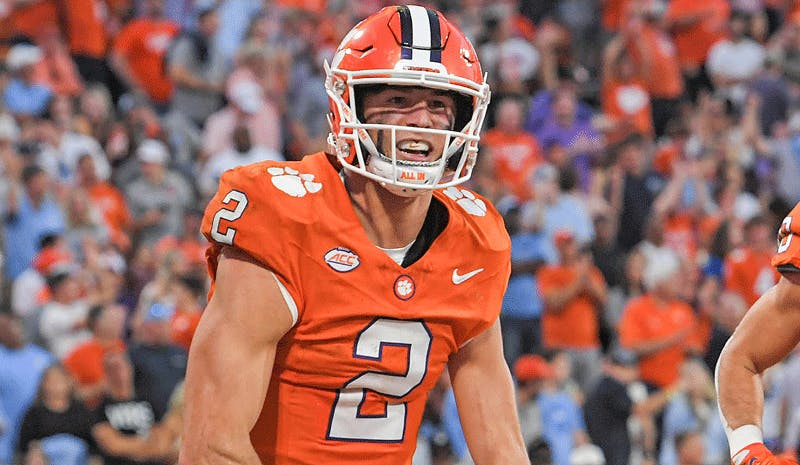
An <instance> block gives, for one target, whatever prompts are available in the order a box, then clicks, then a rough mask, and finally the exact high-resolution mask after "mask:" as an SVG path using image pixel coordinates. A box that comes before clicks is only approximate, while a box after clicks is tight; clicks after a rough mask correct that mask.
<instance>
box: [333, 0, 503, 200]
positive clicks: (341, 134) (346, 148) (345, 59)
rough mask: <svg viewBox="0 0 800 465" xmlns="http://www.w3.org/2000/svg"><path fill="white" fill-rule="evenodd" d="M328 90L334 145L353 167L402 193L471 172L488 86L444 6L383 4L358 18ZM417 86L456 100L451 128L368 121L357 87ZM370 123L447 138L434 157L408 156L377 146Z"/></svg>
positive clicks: (460, 179)
mask: <svg viewBox="0 0 800 465" xmlns="http://www.w3.org/2000/svg"><path fill="white" fill-rule="evenodd" d="M325 72H326V79H325V89H326V91H327V93H328V96H329V99H330V106H331V115H330V117H329V122H330V125H331V134H330V136H329V144H330V145H331V146H332V147H333V149H334V151H335V154H336V156H337V158H338V159H339V162H340V163H341V164H342V166H343V167H344V168H345V169H347V170H350V171H353V172H356V173H359V174H361V175H363V176H366V177H368V178H371V179H374V180H376V181H378V182H380V183H381V184H382V185H383V186H385V187H387V188H388V189H390V190H391V191H392V192H395V193H397V194H400V195H415V194H417V193H420V192H421V191H422V190H430V189H439V188H445V187H450V186H454V185H457V184H461V183H463V182H464V181H466V180H468V179H469V178H470V176H471V175H472V170H473V168H474V166H475V159H476V155H477V152H478V140H479V132H480V130H481V126H482V125H483V120H484V116H485V115H486V108H487V106H488V104H489V98H490V91H489V85H488V84H487V83H486V80H485V76H484V75H483V72H482V71H481V65H480V63H479V62H478V57H477V55H476V53H475V49H474V48H473V47H472V44H471V43H470V41H469V39H467V37H466V36H465V35H464V34H463V33H462V32H461V31H460V30H459V29H458V28H456V27H455V26H454V25H453V24H452V23H450V22H449V21H448V20H447V19H446V18H445V17H444V16H442V14H441V13H439V12H438V11H435V10H431V9H428V8H424V7H421V6H405V5H402V6H393V7H386V8H383V9H382V10H380V11H379V12H378V13H376V14H374V15H372V16H370V17H368V18H367V19H365V20H364V21H362V22H361V23H359V24H358V25H356V26H355V27H354V28H353V29H352V30H351V31H350V32H349V33H348V34H347V35H346V36H345V38H344V40H342V43H341V44H340V45H339V47H338V49H337V50H336V54H335V55H334V57H333V59H332V61H331V63H330V64H328V63H327V62H326V63H325ZM365 85H367V86H374V85H389V86H417V87H427V88H432V89H439V90H446V91H449V92H452V93H453V96H454V97H455V100H456V114H455V124H454V127H453V128H450V129H449V130H443V129H431V128H418V127H408V126H397V125H391V124H364V123H363V122H362V121H360V120H359V103H360V102H358V101H357V100H358V99H359V98H361V96H359V94H358V86H365ZM367 129H370V130H372V129H377V130H383V131H388V132H390V133H391V137H392V139H391V140H396V139H395V136H396V134H397V131H399V130H402V131H404V132H406V131H408V132H419V133H428V134H436V135H438V136H444V137H445V144H444V150H443V153H442V154H441V156H440V157H438V159H436V160H434V161H425V162H422V161H408V160H401V159H398V158H397V148H396V147H393V149H392V153H390V154H384V153H380V151H379V150H378V149H377V147H376V145H375V143H374V141H373V140H372V138H371V136H370V135H369V133H368V132H367Z"/></svg>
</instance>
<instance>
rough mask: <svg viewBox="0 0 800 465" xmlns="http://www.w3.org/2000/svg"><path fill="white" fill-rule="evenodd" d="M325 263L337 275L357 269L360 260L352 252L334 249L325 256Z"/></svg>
mask: <svg viewBox="0 0 800 465" xmlns="http://www.w3.org/2000/svg"><path fill="white" fill-rule="evenodd" d="M325 263H327V264H328V266H329V267H331V268H333V269H334V270H335V271H338V272H339V273H347V272H348V271H353V270H355V269H356V268H358V265H360V264H361V260H360V259H359V258H358V255H356V254H355V252H353V251H352V250H350V249H346V248H344V247H336V248H334V249H331V250H329V251H328V253H326V254H325Z"/></svg>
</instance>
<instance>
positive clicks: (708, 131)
mask: <svg viewBox="0 0 800 465" xmlns="http://www.w3.org/2000/svg"><path fill="white" fill-rule="evenodd" d="M386 4H388V2H386V1H384V0H367V1H358V2H349V1H345V0H330V1H325V0H316V1H315V0H0V57H2V58H3V59H2V60H0V216H1V217H2V218H3V223H2V228H3V234H2V237H0V241H2V248H1V249H0V250H2V254H0V262H2V273H1V274H0V283H2V291H1V292H2V294H0V464H10V463H15V464H17V463H18V464H26V465H34V464H37V465H39V464H53V465H73V464H74V465H83V464H89V463H91V464H102V463H105V464H106V465H115V464H125V465H130V464H142V463H145V464H166V463H174V461H175V458H176V451H177V445H178V444H179V434H180V424H181V405H182V395H181V393H182V388H181V386H182V385H181V381H182V378H183V376H184V373H185V368H186V358H187V350H188V348H189V345H190V343H191V338H192V334H193V331H194V328H195V327H196V325H197V323H198V321H199V318H200V315H201V314H202V310H203V307H204V305H205V298H206V293H207V286H208V282H207V279H206V269H205V257H204V252H205V244H206V243H205V240H204V239H203V238H202V237H201V236H200V235H199V232H198V231H199V225H200V220H201V218H202V213H203V209H204V207H205V204H206V202H207V200H208V199H209V198H210V196H211V195H213V193H214V192H215V190H216V185H217V183H218V180H219V177H220V175H221V173H222V172H223V171H225V170H227V169H229V168H232V167H235V166H238V165H242V164H246V163H251V162H255V161H261V160H296V159H299V158H301V157H302V156H303V155H305V154H308V153H312V152H315V151H319V150H323V149H324V148H325V138H326V136H327V131H328V126H327V121H326V113H327V112H328V100H327V96H326V94H325V91H324V88H323V80H324V71H323V68H322V63H323V61H324V59H326V58H329V57H331V56H332V52H333V50H334V49H335V47H336V45H337V44H338V42H339V40H340V39H341V37H342V36H343V34H344V33H345V32H346V31H348V30H349V29H350V28H351V27H352V26H353V25H354V24H356V22H357V21H358V20H360V19H361V18H363V17H366V16H367V15H369V14H371V13H372V12H374V11H377V10H378V9H379V8H380V7H382V6H384V5H386ZM428 4H429V5H430V6H433V7H435V8H437V9H439V10H441V11H443V12H444V13H445V15H446V16H447V17H448V19H450V20H451V21H453V22H454V23H456V24H458V25H459V26H460V27H461V28H462V29H463V30H464V31H465V33H466V34H467V35H468V36H469V37H470V38H471V40H472V41H473V43H474V44H475V46H476V49H477V51H478V54H479V58H480V60H481V63H482V65H483V67H484V71H486V72H487V73H488V78H489V80H490V82H491V85H492V90H493V100H492V104H491V107H490V113H489V115H488V123H487V124H486V127H485V129H484V132H483V134H482V140H481V153H480V157H479V165H478V167H477V168H476V172H475V174H474V176H473V179H472V180H471V181H470V186H468V187H471V188H473V189H475V190H476V191H478V192H480V193H481V194H483V195H484V196H486V197H488V198H489V199H490V200H492V201H493V202H494V203H495V205H496V206H497V207H498V209H499V210H500V211H501V213H503V215H504V218H505V220H506V225H507V228H508V232H509V234H510V235H511V238H512V276H511V280H510V282H509V287H508V291H507V294H506V296H505V299H504V303H503V312H502V315H501V321H502V327H503V337H504V349H505V356H506V359H507V362H508V364H509V367H510V368H511V370H512V374H513V375H514V377H515V380H516V382H517V388H518V403H519V412H520V418H521V421H522V429H523V433H524V436H525V439H526V443H527V444H529V453H530V458H531V461H532V463H534V464H554V465H591V464H597V465H600V464H603V463H606V464H609V465H618V464H628V463H631V464H643V465H644V464H646V465H650V464H661V465H720V464H725V463H728V461H729V459H728V450H727V444H726V440H725V435H724V431H723V428H722V425H721V423H720V420H719V417H718V415H717V409H716V403H715V395H714V389H713V382H712V373H713V368H714V366H715V363H716V360H717V357H718V355H719V353H720V351H721V348H722V346H723V344H724V342H725V341H726V340H727V337H728V336H729V335H730V333H731V332H732V330H733V328H734V327H735V326H736V324H737V323H738V321H739V320H740V319H741V317H742V315H743V314H744V313H745V312H746V311H747V309H748V308H749V306H750V305H751V304H752V303H753V302H754V301H755V300H756V299H758V297H759V296H760V295H761V294H762V293H763V292H765V291H766V290H767V289H769V288H770V287H771V286H772V285H773V284H774V283H775V282H776V280H777V279H778V275H777V273H776V272H775V271H774V270H773V269H772V268H771V266H770V258H771V256H772V254H773V253H774V251H775V247H776V242H775V232H776V231H777V228H778V226H779V225H780V224H781V222H782V221H783V220H784V217H786V215H788V213H789V211H790V210H791V209H792V207H793V206H794V205H795V203H796V202H798V200H800V182H798V180H800V3H796V2H795V1H793V0H704V1H697V0H669V1H667V0H560V1H556V0H537V1H513V0H496V1H491V2H489V1H487V0H441V1H431V2H428ZM786 221H791V219H787V220H786ZM798 379H800V356H792V357H790V358H789V359H788V360H787V361H785V362H784V363H782V364H781V365H779V366H778V367H776V368H774V369H771V370H770V371H769V372H767V373H766V374H765V378H764V383H765V387H766V391H767V400H766V408H765V421H764V434H765V440H766V442H767V444H768V445H769V446H770V447H772V448H773V449H775V450H777V451H780V452H782V453H784V454H787V455H796V449H797V447H798V443H799V442H800V397H798V394H797V390H796V389H792V386H796V385H797V380H798ZM489 394H491V393H489ZM414 463H415V464H417V465H427V464H456V463H458V464H466V463H470V459H469V453H468V451H467V448H466V444H465V442H464V439H463V435H462V434H461V432H460V427H459V425H458V415H457V412H456V409H455V401H454V399H453V396H452V391H451V390H450V389H449V387H448V380H447V379H446V378H444V379H442V380H441V382H440V383H439V386H438V387H437V389H436V390H435V391H434V392H433V393H432V395H431V396H430V399H429V405H428V411H427V413H426V416H425V422H424V425H423V428H422V433H421V435H420V438H419V441H418V449H417V454H416V455H415V459H414Z"/></svg>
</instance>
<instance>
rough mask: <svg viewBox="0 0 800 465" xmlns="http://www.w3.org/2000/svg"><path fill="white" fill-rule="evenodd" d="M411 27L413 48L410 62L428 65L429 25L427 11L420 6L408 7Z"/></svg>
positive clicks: (429, 50)
mask: <svg viewBox="0 0 800 465" xmlns="http://www.w3.org/2000/svg"><path fill="white" fill-rule="evenodd" d="M408 11H409V12H410V13H411V26H412V29H413V39H414V40H413V48H412V49H411V61H415V62H419V63H428V62H430V61H431V23H430V21H429V20H428V10H427V9H426V8H423V7H421V6H416V5H409V7H408Z"/></svg>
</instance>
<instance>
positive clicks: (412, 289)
mask: <svg viewBox="0 0 800 465" xmlns="http://www.w3.org/2000/svg"><path fill="white" fill-rule="evenodd" d="M416 292H417V286H416V284H414V280H413V279H411V276H409V275H407V274H401V275H400V276H398V277H397V279H396V280H395V281H394V295H395V296H396V297H397V298H398V299H400V300H408V299H410V298H412V297H414V294H415V293H416Z"/></svg>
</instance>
